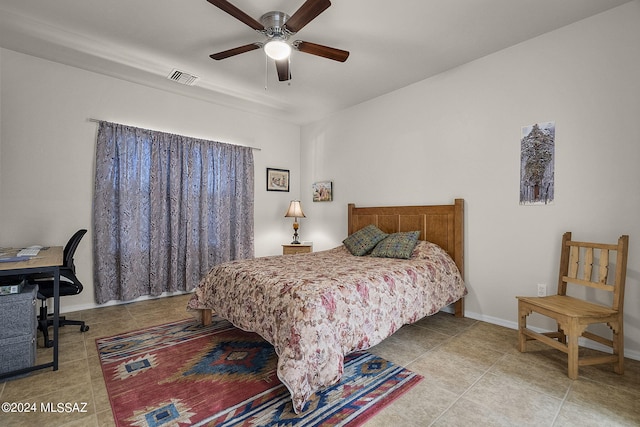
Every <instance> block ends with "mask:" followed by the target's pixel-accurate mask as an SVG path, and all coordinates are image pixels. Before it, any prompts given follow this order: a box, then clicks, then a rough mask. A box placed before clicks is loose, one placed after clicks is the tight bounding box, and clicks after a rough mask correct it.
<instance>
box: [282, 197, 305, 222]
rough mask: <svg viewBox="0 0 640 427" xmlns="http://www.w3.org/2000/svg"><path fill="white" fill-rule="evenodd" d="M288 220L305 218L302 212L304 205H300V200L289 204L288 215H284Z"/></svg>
mask: <svg viewBox="0 0 640 427" xmlns="http://www.w3.org/2000/svg"><path fill="white" fill-rule="evenodd" d="M284 216H285V217H286V218H305V216H304V212H302V205H300V200H292V201H291V203H289V209H287V213H286V214H284Z"/></svg>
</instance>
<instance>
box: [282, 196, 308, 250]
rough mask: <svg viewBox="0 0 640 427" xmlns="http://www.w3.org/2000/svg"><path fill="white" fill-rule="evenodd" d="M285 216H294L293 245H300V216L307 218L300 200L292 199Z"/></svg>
mask: <svg viewBox="0 0 640 427" xmlns="http://www.w3.org/2000/svg"><path fill="white" fill-rule="evenodd" d="M284 216H285V218H291V217H293V242H291V244H292V245H299V244H300V241H299V240H298V228H299V225H298V218H305V216H304V212H302V206H301V205H300V200H292V201H291V203H290V204H289V209H288V210H287V213H286V214H284Z"/></svg>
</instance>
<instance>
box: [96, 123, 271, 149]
mask: <svg viewBox="0 0 640 427" xmlns="http://www.w3.org/2000/svg"><path fill="white" fill-rule="evenodd" d="M88 120H89V121H90V122H96V123H100V122H107V123H113V122H109V121H108V120H100V119H94V118H92V117H89V119H88ZM118 124H123V123H118ZM124 126H131V125H124ZM131 127H138V126H131ZM158 132H162V131H158ZM216 142H220V141H216ZM222 144H229V145H237V146H239V147H247V148H251V149H252V150H257V151H262V148H258V147H252V146H250V145H242V144H232V143H228V142H223V143H222Z"/></svg>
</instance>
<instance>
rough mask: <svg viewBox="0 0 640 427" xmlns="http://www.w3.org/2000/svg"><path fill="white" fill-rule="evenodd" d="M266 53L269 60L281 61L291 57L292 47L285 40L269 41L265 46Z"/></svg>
mask: <svg viewBox="0 0 640 427" xmlns="http://www.w3.org/2000/svg"><path fill="white" fill-rule="evenodd" d="M264 52H265V53H266V54H267V56H268V57H269V58H271V59H275V60H276V61H279V60H281V59H286V58H288V57H289V55H291V46H290V45H289V43H287V42H285V41H283V40H269V41H268V42H267V43H265V45H264Z"/></svg>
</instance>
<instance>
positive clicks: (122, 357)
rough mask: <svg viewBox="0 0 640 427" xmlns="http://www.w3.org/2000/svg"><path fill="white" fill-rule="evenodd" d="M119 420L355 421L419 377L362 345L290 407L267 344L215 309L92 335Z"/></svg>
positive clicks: (143, 422) (366, 416) (265, 423)
mask: <svg viewBox="0 0 640 427" xmlns="http://www.w3.org/2000/svg"><path fill="white" fill-rule="evenodd" d="M96 344H97V346H98V353H99V356H100V363H101V365H102V372H103V374H104V379H105V382H106V386H107V392H108V394H109V400H110V402H111V407H112V409H113V415H114V418H115V420H116V425H118V426H121V427H122V426H137V427H143V426H144V427H146V426H154V427H155V426H158V427H159V426H187V425H188V426H357V425H360V424H363V423H364V422H365V421H366V420H367V419H369V418H371V417H372V416H373V415H374V414H376V413H377V412H378V411H380V410H381V409H382V408H383V407H384V406H386V405H387V404H389V403H390V402H392V401H393V400H394V399H396V398H397V397H399V396H400V395H402V394H403V393H404V392H406V391H408V390H409V389H410V388H411V387H413V386H414V385H415V384H417V383H418V382H419V381H420V380H422V377H421V376H419V375H417V374H415V373H413V372H411V371H409V370H407V369H404V368H402V367H400V366H397V365H394V364H393V363H391V362H389V361H387V360H384V359H382V358H380V357H377V356H374V355H372V354H370V353H368V352H359V353H354V354H351V355H349V356H347V357H346V358H345V367H344V375H343V378H342V380H341V382H340V383H338V384H336V385H334V386H331V387H327V388H326V389H323V390H322V391H320V392H318V393H316V395H315V396H313V397H312V399H311V400H310V402H309V403H308V405H307V406H306V407H305V411H304V413H302V414H299V415H296V414H295V413H294V412H293V408H292V406H291V398H290V395H289V391H288V390H287V388H286V387H285V386H284V385H283V384H282V383H281V382H280V380H279V379H278V377H277V374H276V363H277V359H276V358H277V356H276V354H275V351H274V349H273V346H271V344H269V343H268V342H266V341H265V340H264V339H262V337H260V336H259V335H257V334H254V333H250V332H245V331H242V330H240V329H238V328H235V327H234V326H233V325H232V324H231V323H229V322H227V321H226V320H223V319H220V318H217V317H215V316H214V318H213V322H212V324H211V325H209V326H202V325H199V324H198V323H197V322H196V321H194V320H186V321H179V322H174V323H168V324H165V325H160V326H156V327H152V328H148V329H144V330H139V331H134V332H128V333H125V334H121V335H117V336H113V337H107V338H99V339H97V340H96Z"/></svg>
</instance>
